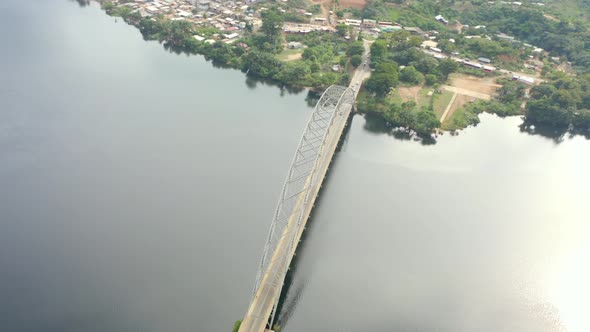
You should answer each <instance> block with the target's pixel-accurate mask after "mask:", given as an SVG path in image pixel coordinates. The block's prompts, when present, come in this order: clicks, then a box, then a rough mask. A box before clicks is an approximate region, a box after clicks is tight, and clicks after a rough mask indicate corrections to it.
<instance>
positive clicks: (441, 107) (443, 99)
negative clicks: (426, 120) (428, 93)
mask: <svg viewBox="0 0 590 332" xmlns="http://www.w3.org/2000/svg"><path fill="white" fill-rule="evenodd" d="M452 98H453V93H452V92H450V91H443V92H442V93H440V94H435V97H434V105H433V108H434V113H435V114H436V116H437V117H438V118H439V119H440V117H441V116H442V115H443V113H444V111H445V109H446V108H447V106H448V105H449V102H450V101H451V99H452Z"/></svg>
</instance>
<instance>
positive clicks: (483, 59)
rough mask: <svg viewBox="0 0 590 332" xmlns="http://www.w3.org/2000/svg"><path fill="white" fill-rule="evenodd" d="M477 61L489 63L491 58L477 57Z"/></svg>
mask: <svg viewBox="0 0 590 332" xmlns="http://www.w3.org/2000/svg"><path fill="white" fill-rule="evenodd" d="M477 61H479V62H481V63H485V64H490V63H492V60H490V59H488V58H477Z"/></svg>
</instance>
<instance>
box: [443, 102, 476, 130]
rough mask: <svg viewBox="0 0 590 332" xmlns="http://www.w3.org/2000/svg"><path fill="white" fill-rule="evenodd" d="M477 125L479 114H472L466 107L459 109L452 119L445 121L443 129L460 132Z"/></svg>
mask: <svg viewBox="0 0 590 332" xmlns="http://www.w3.org/2000/svg"><path fill="white" fill-rule="evenodd" d="M477 123H479V117H478V116H477V114H475V113H473V112H470V111H469V110H467V109H466V108H465V107H459V108H458V109H457V110H456V111H455V112H454V113H453V114H452V115H451V117H450V118H448V119H445V122H443V124H442V125H441V128H442V129H443V130H458V129H463V128H466V127H468V126H470V125H472V124H477Z"/></svg>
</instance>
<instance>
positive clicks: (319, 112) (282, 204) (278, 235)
mask: <svg viewBox="0 0 590 332" xmlns="http://www.w3.org/2000/svg"><path fill="white" fill-rule="evenodd" d="M353 103H354V95H353V92H352V90H350V89H349V88H347V87H342V86H337V85H333V86H330V87H329V88H328V89H326V91H325V92H324V94H323V95H322V96H321V97H320V100H319V101H318V103H317V104H316V106H315V108H314V111H313V113H312V115H311V117H310V119H309V121H308V123H307V126H306V128H305V131H304V133H303V136H302V137H301V140H300V142H299V146H298V147H297V151H296V153H295V157H294V159H293V161H292V163H291V167H290V169H289V173H288V175H287V179H286V181H285V184H284V186H283V190H282V192H281V196H280V199H279V203H278V205H277V209H276V211H275V215H274V218H273V221H272V223H271V226H270V230H269V233H268V238H267V242H266V244H265V247H264V253H263V256H262V259H261V261H260V266H259V270H258V274H257V277H256V283H255V285H254V290H253V294H256V291H257V290H258V287H259V286H260V282H261V279H262V277H263V275H264V274H265V273H269V277H271V278H272V282H273V283H276V284H277V285H280V286H282V283H283V282H284V279H285V276H286V273H287V270H288V268H289V265H290V262H291V258H290V257H289V258H288V259H284V262H283V264H279V265H281V266H280V268H275V269H273V270H274V271H267V268H268V266H269V263H270V260H271V258H272V257H273V254H274V252H275V249H276V248H277V245H278V243H279V241H281V239H282V238H283V237H287V238H285V239H283V241H288V242H289V245H290V246H291V247H290V249H292V246H295V245H296V242H297V234H298V233H299V230H300V229H298V228H300V227H301V223H302V219H303V214H304V210H305V209H304V207H305V206H306V204H305V202H307V201H308V200H309V197H308V194H309V191H310V187H311V183H312V181H313V177H314V172H315V171H316V166H317V164H318V161H319V160H320V156H321V154H322V149H323V147H324V143H325V141H326V137H327V134H328V131H329V129H330V126H331V125H332V123H333V121H334V117H335V115H336V114H338V112H339V111H341V110H342V109H343V107H352V104H353ZM302 199H303V203H301V200H302ZM291 218H296V220H297V226H298V227H296V228H294V229H292V230H289V232H288V233H286V232H285V231H286V228H287V224H288V222H289V220H292V219H291ZM276 301H277V302H278V295H277V299H276ZM276 305H277V304H276V303H275V306H274V308H273V311H272V313H271V317H270V318H271V324H272V322H273V321H274V314H275V310H276Z"/></svg>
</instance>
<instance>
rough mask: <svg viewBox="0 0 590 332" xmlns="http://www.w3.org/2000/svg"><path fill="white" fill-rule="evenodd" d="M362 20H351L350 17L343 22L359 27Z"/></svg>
mask: <svg viewBox="0 0 590 332" xmlns="http://www.w3.org/2000/svg"><path fill="white" fill-rule="evenodd" d="M361 23H362V21H361V20H352V19H346V20H345V21H344V24H346V25H351V26H353V27H360V26H361Z"/></svg>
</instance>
